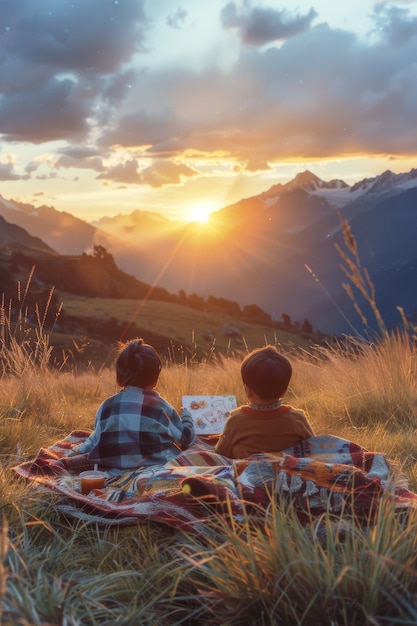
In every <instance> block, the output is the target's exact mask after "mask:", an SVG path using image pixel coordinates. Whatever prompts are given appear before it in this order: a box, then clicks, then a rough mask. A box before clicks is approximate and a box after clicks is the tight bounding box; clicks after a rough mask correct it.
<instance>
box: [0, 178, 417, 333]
mask: <svg viewBox="0 0 417 626" xmlns="http://www.w3.org/2000/svg"><path fill="white" fill-rule="evenodd" d="M0 215H1V216H2V217H3V218H4V219H5V220H6V221H7V223H9V224H14V225H17V226H20V227H21V228H24V229H25V230H26V231H27V233H29V234H30V235H31V236H32V237H37V238H39V239H40V240H42V242H44V243H45V244H46V245H47V246H49V247H50V248H51V249H53V250H54V251H56V252H58V253H60V254H66V255H71V254H74V255H75V254H82V253H83V252H85V251H91V250H92V248H93V246H95V245H101V246H104V247H105V248H106V249H107V250H108V251H109V252H111V254H112V255H113V257H114V259H115V261H116V263H117V265H118V266H119V267H120V268H121V269H123V270H124V271H125V272H127V273H129V274H131V275H132V276H134V277H136V278H138V279H139V280H141V281H144V282H146V283H149V284H151V285H157V286H160V287H164V288H166V289H168V290H169V291H171V292H174V293H178V292H179V291H181V290H183V291H185V292H186V293H187V294H192V293H195V294H200V295H201V296H203V297H208V296H209V295H210V294H212V295H214V296H216V297H224V298H228V299H231V300H235V301H236V302H238V303H239V305H241V306H244V305H248V304H256V305H258V306H259V307H261V308H262V309H263V310H264V311H266V312H267V313H269V314H271V316H272V318H273V319H277V320H281V319H282V316H283V314H284V315H286V316H287V318H290V319H291V320H293V321H295V320H297V321H298V322H299V323H300V324H302V323H303V321H305V320H309V322H311V324H312V325H313V327H314V328H315V329H318V330H320V331H322V332H324V333H326V334H342V333H348V334H352V333H353V334H355V333H358V334H364V333H367V332H369V331H371V330H372V329H374V328H375V323H374V320H373V317H372V314H371V313H370V312H369V310H367V309H366V306H365V305H364V303H363V302H361V298H360V296H359V295H357V298H358V301H359V302H360V304H361V306H363V310H364V311H365V313H366V314H367V322H368V324H365V325H364V324H363V322H362V321H361V319H360V318H359V317H358V315H357V313H356V312H355V310H354V307H353V304H352V302H351V301H350V299H349V298H348V296H347V295H346V293H345V290H344V289H343V285H342V284H343V283H344V282H346V277H345V275H344V273H343V271H342V269H341V267H340V265H341V259H340V256H339V254H338V252H337V251H336V249H335V243H338V244H339V245H341V246H342V247H343V237H342V233H341V219H344V220H346V221H347V222H348V223H349V225H350V228H351V232H352V234H353V236H354V238H355V240H356V243H357V246H358V254H359V257H360V261H361V263H362V266H363V267H365V268H367V270H368V271H369V274H370V276H371V278H372V281H373V283H374V285H375V290H376V300H377V304H378V307H379V309H380V311H381V313H382V316H383V318H384V320H385V322H386V323H387V325H388V326H389V327H390V328H392V327H394V326H396V325H397V324H399V323H400V322H401V319H400V315H399V312H398V310H397V307H398V306H400V307H403V309H404V311H405V314H406V315H407V317H408V318H409V319H410V320H413V321H415V320H416V319H417V290H416V288H415V287H416V278H417V245H416V241H417V170H415V169H413V170H411V171H410V172H408V173H404V174H393V173H392V172H389V171H387V172H384V173H383V174H381V175H380V176H377V177H375V178H371V179H364V180H362V181H359V182H358V183H356V184H355V185H353V186H348V185H346V183H344V182H343V181H342V180H333V181H329V182H325V181H322V180H321V179H319V178H318V177H317V176H315V175H314V174H312V173H311V172H308V171H307V172H302V173H300V174H299V175H297V176H296V177H295V178H294V180H293V181H291V182H289V183H287V184H286V185H280V184H279V185H274V186H273V187H271V188H270V189H269V190H267V191H265V192H264V193H262V194H260V195H258V196H254V197H251V198H246V199H242V200H241V201H240V202H238V203H236V204H233V205H230V206H227V207H224V208H223V209H220V210H219V211H217V212H215V213H213V214H212V216H211V218H210V221H209V222H208V224H207V225H200V224H194V223H180V222H173V221H170V220H168V219H166V218H163V217H161V216H160V215H158V214H153V213H149V212H146V211H141V210H137V211H135V212H133V213H132V214H130V215H118V216H116V217H114V218H108V217H103V218H102V219H101V220H99V221H98V222H97V223H95V224H88V223H87V222H84V221H83V220H81V219H78V218H75V217H74V216H72V215H70V214H68V213H62V212H59V211H56V210H55V209H54V208H52V207H45V206H44V207H38V208H34V207H33V206H30V205H23V204H19V203H16V202H13V201H11V200H6V199H2V198H0ZM3 228H4V225H2V224H0V234H1V233H2V232H3V230H2V229H3ZM309 270H310V271H309Z"/></svg>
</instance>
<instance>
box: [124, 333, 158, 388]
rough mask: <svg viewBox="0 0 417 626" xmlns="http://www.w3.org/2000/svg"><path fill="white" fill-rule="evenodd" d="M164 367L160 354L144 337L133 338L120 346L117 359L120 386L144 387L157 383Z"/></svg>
mask: <svg viewBox="0 0 417 626" xmlns="http://www.w3.org/2000/svg"><path fill="white" fill-rule="evenodd" d="M161 368H162V363H161V359H160V357H159V354H158V353H157V351H156V350H155V348H153V347H152V346H150V345H149V344H147V343H144V342H143V339H133V340H132V341H129V342H127V343H125V344H122V345H121V346H120V353H119V356H118V359H117V361H116V379H117V384H118V385H119V386H120V387H125V386H126V385H133V386H134V387H140V388H144V387H147V386H148V385H153V384H156V382H157V380H158V378H159V373H160V371H161Z"/></svg>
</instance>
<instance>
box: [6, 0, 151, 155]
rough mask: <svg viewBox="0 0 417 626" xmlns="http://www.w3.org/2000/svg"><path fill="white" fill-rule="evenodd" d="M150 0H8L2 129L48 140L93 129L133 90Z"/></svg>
mask: <svg viewBox="0 0 417 626" xmlns="http://www.w3.org/2000/svg"><path fill="white" fill-rule="evenodd" d="M143 7H144V2H143V0H135V1H134V2H131V1H130V0H88V2H86V1H85V0H73V1H72V2H70V1H69V0H59V2H56V1H55V0H36V2H33V1H32V0H19V2H15V0H2V2H1V9H0V51H1V55H0V73H1V77H2V80H1V82H0V97H1V98H0V133H2V134H4V136H5V138H6V139H8V140H10V141H19V140H20V141H30V142H33V143H42V142H45V141H51V140H55V139H70V140H74V139H76V138H78V139H80V138H82V137H86V136H87V134H88V130H89V125H90V123H91V121H92V119H93V118H94V117H98V116H99V115H100V114H101V116H102V119H107V116H108V110H107V109H108V107H111V106H115V105H117V104H118V103H120V101H121V100H122V99H123V98H124V97H125V96H126V94H127V93H128V90H129V83H130V82H132V81H133V80H134V77H135V73H134V72H133V70H131V69H125V68H124V64H125V63H127V62H129V61H130V60H131V58H132V56H133V54H135V53H136V52H137V51H138V50H141V49H143V42H144V37H145V27H146V18H145V14H144V8H143Z"/></svg>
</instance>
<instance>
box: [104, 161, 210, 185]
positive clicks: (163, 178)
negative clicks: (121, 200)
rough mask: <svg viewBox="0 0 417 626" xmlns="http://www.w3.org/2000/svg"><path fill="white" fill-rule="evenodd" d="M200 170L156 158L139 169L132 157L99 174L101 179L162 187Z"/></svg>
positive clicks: (193, 174) (175, 182)
mask: <svg viewBox="0 0 417 626" xmlns="http://www.w3.org/2000/svg"><path fill="white" fill-rule="evenodd" d="M197 174H198V172H197V171H196V170H193V169H192V168H190V167H188V166H187V165H185V164H183V163H174V162H173V161H168V160H163V159H159V160H155V161H153V162H152V164H151V165H149V166H147V167H145V168H143V169H142V170H139V163H138V161H137V160H136V159H130V160H129V161H126V162H125V163H119V164H118V165H115V166H113V167H111V168H109V169H108V170H107V171H106V172H104V173H102V174H100V175H99V176H97V179H99V180H107V181H112V182H116V183H124V184H127V185H149V186H150V187H162V186H163V185H176V184H179V183H180V182H181V181H182V178H185V177H186V178H189V177H192V176H196V175H197Z"/></svg>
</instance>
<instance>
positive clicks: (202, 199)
mask: <svg viewBox="0 0 417 626" xmlns="http://www.w3.org/2000/svg"><path fill="white" fill-rule="evenodd" d="M416 156H417V0H402V1H388V0H385V1H381V0H380V1H375V0H349V1H348V2H342V1H341V0H340V1H338V2H337V1H335V0H309V1H307V2H306V1H304V0H299V1H298V2H297V0H296V1H295V2H288V1H287V2H278V1H276V0H264V1H262V2H260V1H256V0H72V1H71V0H36V1H35V0H1V11H0V194H1V195H2V196H3V197H4V198H5V199H9V200H17V201H19V202H27V203H31V204H33V205H35V206H39V205H42V204H46V205H48V206H53V207H54V208H55V209H57V210H59V211H68V212H70V213H72V214H73V215H75V216H77V217H80V218H81V219H84V220H86V221H93V220H96V219H99V218H100V217H102V216H114V215H117V214H120V213H121V214H128V213H131V212H132V211H134V210H137V209H138V210H142V211H155V212H157V213H161V214H163V215H164V216H166V217H168V218H169V219H175V220H177V219H181V220H183V219H194V218H196V217H197V216H198V215H199V214H200V215H201V213H204V212H207V211H210V210H216V209H220V208H222V207H224V206H227V205H228V204H232V203H234V202H237V201H238V200H240V199H242V198H244V197H249V196H251V195H255V194H258V193H261V192H262V191H266V190H267V189H268V188H269V187H270V186H272V185H273V184H277V183H285V182H288V181H289V180H291V179H292V178H294V176H295V175H296V174H297V173H299V172H301V171H304V170H306V169H309V170H310V171H312V172H313V173H314V174H316V175H317V176H319V177H320V178H322V179H323V180H332V179H335V178H341V179H343V180H345V182H347V183H348V184H353V183H355V182H358V181H359V180H362V179H363V178H366V177H372V176H377V175H379V174H381V173H382V172H383V171H385V170H386V169H390V170H392V171H393V172H396V173H399V172H407V171H409V170H410V169H411V168H413V167H416V166H417V158H416ZM199 212H200V213H199Z"/></svg>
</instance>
